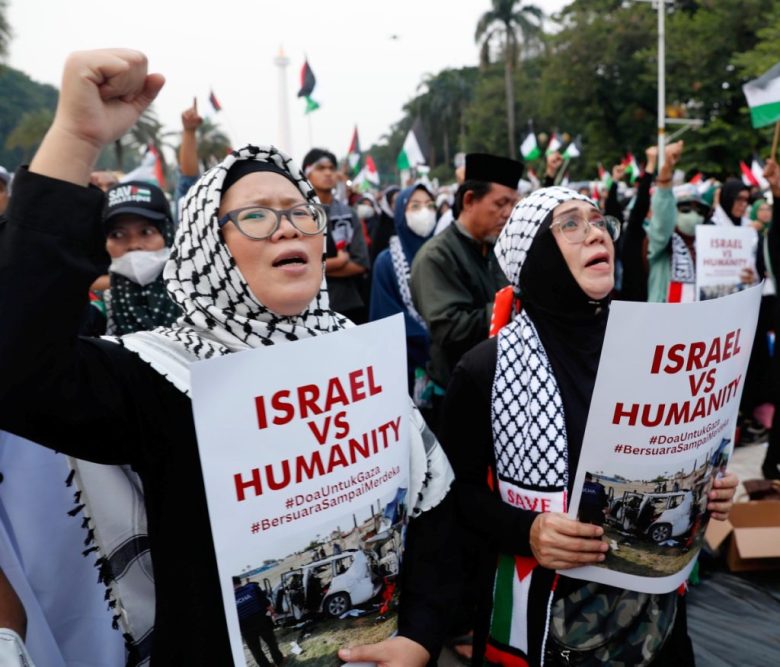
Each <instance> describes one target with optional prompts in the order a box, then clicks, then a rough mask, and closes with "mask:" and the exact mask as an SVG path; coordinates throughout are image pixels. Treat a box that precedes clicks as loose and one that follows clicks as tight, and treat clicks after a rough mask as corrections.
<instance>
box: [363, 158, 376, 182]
mask: <svg viewBox="0 0 780 667" xmlns="http://www.w3.org/2000/svg"><path fill="white" fill-rule="evenodd" d="M363 173H364V174H365V175H366V180H367V181H368V182H369V183H371V184H372V185H376V186H379V172H378V171H377V168H376V164H374V158H372V157H371V156H370V155H366V166H365V167H363Z"/></svg>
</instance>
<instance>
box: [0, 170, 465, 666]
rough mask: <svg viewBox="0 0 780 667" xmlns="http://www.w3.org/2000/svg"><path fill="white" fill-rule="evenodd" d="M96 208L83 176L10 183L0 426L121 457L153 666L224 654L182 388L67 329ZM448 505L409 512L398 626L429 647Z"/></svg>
mask: <svg viewBox="0 0 780 667" xmlns="http://www.w3.org/2000/svg"><path fill="white" fill-rule="evenodd" d="M101 206H102V193H101V192H100V191H99V190H97V189H95V188H82V187H78V186H76V185H72V184H69V183H65V182H63V181H59V180H55V179H51V178H47V177H45V176H41V175H37V174H33V173H30V172H28V171H26V170H21V171H20V172H19V174H18V176H17V178H16V180H15V182H14V196H13V198H12V200H11V204H10V207H9V212H8V219H7V220H6V221H4V222H2V223H0V428H2V429H5V430H7V431H9V432H12V433H16V434H18V435H21V436H24V437H26V438H29V439H31V440H33V441H35V442H39V443H41V444H43V445H45V446H47V447H50V448H52V449H56V450H59V451H62V452H65V453H67V454H69V455H72V456H75V457H78V458H82V459H86V460H91V461H95V462H98V463H109V464H118V463H127V464H130V465H132V467H133V469H134V470H135V471H136V472H137V473H138V474H139V475H140V477H141V479H142V481H143V485H144V492H145V501H146V511H147V521H148V531H149V541H150V546H151V553H152V560H153V567H154V576H155V585H156V595H157V603H156V618H155V633H154V643H153V647H152V665H156V666H157V667H161V666H165V667H168V666H173V665H188V666H189V665H193V666H196V665H204V666H206V665H208V666H209V667H222V666H229V665H231V664H232V658H231V653H230V647H229V640H228V633H227V625H226V622H225V615H224V611H223V607H222V595H221V591H220V587H219V581H218V573H217V564H216V556H215V551H214V544H213V540H212V536H211V528H210V523H209V516H208V512H207V506H206V495H205V489H204V484H203V475H202V471H201V466H200V460H199V456H198V448H197V442H196V436H195V427H194V423H193V417H192V406H191V402H190V399H189V398H188V397H187V396H186V395H184V394H183V393H182V392H180V391H179V390H177V389H176V388H175V387H174V386H173V385H172V384H170V382H168V381H167V380H166V379H165V378H163V377H162V376H161V375H160V374H158V373H157V372H155V371H154V370H153V369H152V368H151V367H150V366H148V365H147V364H146V363H144V362H143V361H141V359H140V358H139V357H137V356H136V355H134V354H133V353H131V352H129V351H127V350H125V349H124V348H122V347H120V346H118V345H116V344H113V343H111V342H108V341H103V340H99V339H90V338H79V337H78V330H79V325H80V321H81V318H82V315H83V312H84V308H85V306H86V303H87V294H88V289H89V286H90V284H91V283H92V282H93V280H94V279H95V277H97V276H98V275H99V273H100V270H101V268H102V262H103V259H104V257H105V254H104V243H105V236H104V234H103V230H102V229H101V225H100V212H101ZM30 483H31V484H34V483H35V480H34V479H31V480H30ZM450 504H451V503H449V502H447V501H445V502H444V503H442V504H441V505H440V506H439V507H437V508H435V509H434V510H431V511H430V512H426V513H425V514H423V515H422V516H421V517H419V518H417V519H414V520H412V522H411V524H410V526H409V531H408V540H407V551H406V554H405V562H404V574H403V581H402V607H401V615H400V618H399V632H400V634H402V635H404V636H407V637H409V638H411V639H414V640H415V641H417V642H419V643H421V644H422V645H423V646H425V647H426V648H427V649H428V650H429V651H430V652H432V653H434V654H436V653H437V652H438V646H439V644H440V641H441V634H442V629H441V628H442V625H443V623H444V618H445V616H446V610H447V608H448V606H449V605H450V604H451V603H450V598H449V596H448V595H447V591H446V590H445V591H442V589H441V582H442V581H443V580H446V576H447V572H446V566H445V567H442V563H443V561H442V554H441V550H440V548H439V547H440V544H441V541H442V540H444V539H445V535H446V533H447V531H448V530H450V529H451V527H452V526H451V521H450V519H449V516H450V513H449V511H448V507H449V506H450ZM63 511H64V508H63ZM54 556H55V558H54V560H53V565H55V566H56V555H54ZM63 576H67V573H63ZM180 628H183V629H184V631H183V632H182V631H181V629H180Z"/></svg>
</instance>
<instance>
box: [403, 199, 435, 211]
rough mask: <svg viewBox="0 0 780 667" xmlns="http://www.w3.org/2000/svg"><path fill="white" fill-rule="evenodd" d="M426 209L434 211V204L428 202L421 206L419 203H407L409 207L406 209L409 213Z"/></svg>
mask: <svg viewBox="0 0 780 667" xmlns="http://www.w3.org/2000/svg"><path fill="white" fill-rule="evenodd" d="M424 208H427V209H428V210H429V211H435V210H436V204H434V203H433V202H428V203H427V204H421V203H420V202H416V201H413V202H409V205H408V206H407V209H408V210H410V211H421V210H422V209H424Z"/></svg>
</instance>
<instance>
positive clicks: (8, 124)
mask: <svg viewBox="0 0 780 667" xmlns="http://www.w3.org/2000/svg"><path fill="white" fill-rule="evenodd" d="M0 91H2V92H0V164H1V165H3V166H4V167H5V168H6V169H9V170H11V169H16V168H17V167H18V166H19V165H20V164H22V163H23V162H24V161H25V159H29V156H27V157H26V149H25V148H22V147H14V148H9V147H6V142H7V141H8V138H9V136H10V135H11V132H13V131H14V129H15V128H16V127H17V126H18V125H19V124H20V122H21V120H22V118H23V117H24V116H25V114H30V113H34V112H41V111H47V112H49V113H51V112H53V111H54V108H55V106H56V105H57V89H56V88H54V87H53V86H48V85H43V84H40V83H36V82H35V81H33V80H32V79H30V77H28V76H27V75H26V74H23V73H22V72H19V71H18V70H15V69H13V68H11V67H5V66H2V65H0Z"/></svg>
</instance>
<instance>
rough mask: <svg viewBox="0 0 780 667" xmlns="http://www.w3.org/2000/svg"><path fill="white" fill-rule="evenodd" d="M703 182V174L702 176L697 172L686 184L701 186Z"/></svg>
mask: <svg viewBox="0 0 780 667" xmlns="http://www.w3.org/2000/svg"><path fill="white" fill-rule="evenodd" d="M703 180H704V174H702V173H701V172H700V171H697V172H696V173H695V174H694V175H693V177H692V178H691V180H690V181H688V183H689V184H690V185H701V183H702V181H703Z"/></svg>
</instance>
